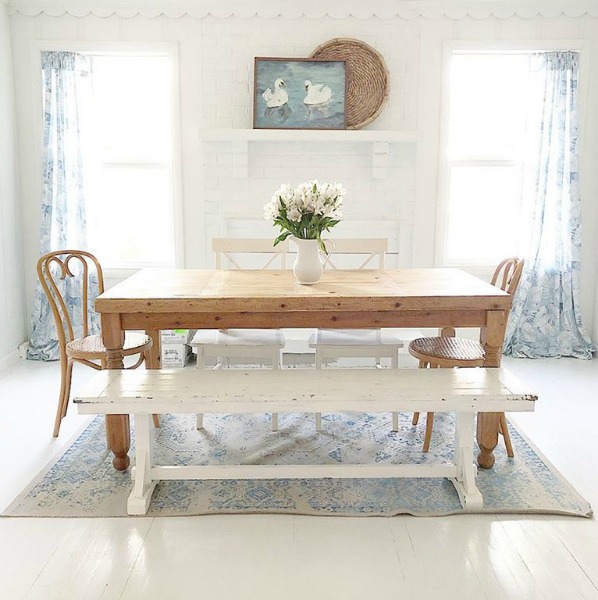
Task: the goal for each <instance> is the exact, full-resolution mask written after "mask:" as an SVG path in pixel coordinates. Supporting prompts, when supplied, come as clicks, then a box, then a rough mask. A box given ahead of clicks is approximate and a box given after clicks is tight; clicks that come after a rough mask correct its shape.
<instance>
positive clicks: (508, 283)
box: [490, 258, 525, 295]
mask: <svg viewBox="0 0 598 600" xmlns="http://www.w3.org/2000/svg"><path fill="white" fill-rule="evenodd" d="M524 264H525V260H524V259H522V258H505V259H504V260H503V261H501V262H500V264H499V265H498V267H496V270H495V271H494V275H493V276H492V281H491V282H490V283H492V285H495V286H497V287H499V288H500V289H501V290H503V292H507V293H509V294H511V295H513V294H514V293H515V292H516V291H517V286H518V285H519V281H520V279H521V274H522V273H523V265H524Z"/></svg>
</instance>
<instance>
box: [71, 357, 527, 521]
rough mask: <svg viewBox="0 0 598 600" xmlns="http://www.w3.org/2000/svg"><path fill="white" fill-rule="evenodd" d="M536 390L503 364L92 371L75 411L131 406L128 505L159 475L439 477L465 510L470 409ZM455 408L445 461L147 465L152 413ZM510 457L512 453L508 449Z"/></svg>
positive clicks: (142, 498)
mask: <svg viewBox="0 0 598 600" xmlns="http://www.w3.org/2000/svg"><path fill="white" fill-rule="evenodd" d="M536 399H537V397H536V395H535V394H533V393H532V392H531V391H530V390H529V389H528V387H527V386H526V385H525V384H523V383H522V382H521V381H520V380H519V379H517V378H516V377H515V376H514V375H512V374H511V373H510V372H509V371H507V370H506V369H504V368H476V369H404V370H396V369H388V370H386V369H385V370H374V369H367V370H361V369H351V370H347V369H330V370H317V371H312V370H309V371H306V370H304V369H282V370H279V371H271V370H261V369H260V370H257V369H256V370H251V371H236V370H224V371H197V370H192V369H182V370H174V369H173V370H148V371H142V370H139V369H138V370H134V371H125V370H122V371H119V370H106V371H100V372H99V373H98V374H97V375H96V376H95V378H94V379H93V380H92V382H91V383H90V385H89V386H88V387H87V389H86V390H85V391H84V392H83V393H81V394H79V395H78V396H77V397H76V398H75V402H76V404H77V406H78V409H79V413H81V414H132V415H135V446H136V467H135V469H133V471H132V473H133V477H134V480H135V483H134V486H133V490H132V492H131V494H130V496H129V499H128V503H127V511H128V513H129V514H145V513H146V512H147V509H148V507H149V504H150V500H151V495H152V493H153V490H154V488H155V486H156V484H157V483H158V481H160V480H167V479H275V478H299V479H307V478H311V479H313V478H324V477H335V478H374V477H375V478H381V477H447V478H449V479H451V481H452V482H453V484H454V486H455V488H456V490H457V492H458V494H459V498H460V500H461V503H462V505H463V507H464V508H465V509H466V510H468V509H469V510H471V509H476V508H480V507H481V506H482V505H483V500H482V495H481V493H480V491H479V490H478V488H477V487H476V485H475V476H476V472H477V470H476V466H475V464H474V462H473V444H474V415H475V414H476V413H479V412H487V413H498V412H514V411H532V410H534V404H535V400H536ZM393 411H405V412H415V411H417V412H454V413H456V430H455V437H456V439H455V453H454V462H453V464H442V465H433V464H383V465H382V464H358V465H355V464H340V465H336V464H335V465H329V464H326V465H323V464H316V465H305V464H300V465H219V466H213V465H205V466H180V465H178V466H175V465H160V466H156V465H154V461H153V457H152V437H153V436H152V424H151V415H153V414H167V413H170V414H178V413H182V414H184V413H191V414H193V413H204V414H205V413H224V414H239V413H300V412H314V413H315V412H327V413H334V412H361V413H377V412H393ZM515 460H516V459H515Z"/></svg>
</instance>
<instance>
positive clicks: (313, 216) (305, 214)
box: [264, 179, 347, 252]
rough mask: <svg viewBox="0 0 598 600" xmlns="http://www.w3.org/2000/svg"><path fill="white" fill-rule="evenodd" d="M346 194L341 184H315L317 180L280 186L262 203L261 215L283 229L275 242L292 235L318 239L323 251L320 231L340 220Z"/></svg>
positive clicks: (301, 238) (305, 238)
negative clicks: (266, 201)
mask: <svg viewBox="0 0 598 600" xmlns="http://www.w3.org/2000/svg"><path fill="white" fill-rule="evenodd" d="M346 193H347V190H345V189H344V188H343V186H342V184H340V183H318V180H317V179H314V180H313V181H306V182H304V183H301V184H300V185H298V186H297V187H296V188H292V187H291V186H290V185H288V184H284V185H281V186H280V188H279V189H278V190H276V192H274V195H273V196H272V199H271V200H270V202H268V204H266V205H265V206H264V218H265V219H267V220H271V221H273V222H274V225H278V226H279V227H280V230H281V231H282V233H281V234H280V235H279V236H278V237H277V238H276V239H275V240H274V245H275V246H276V244H278V243H279V242H282V241H284V240H286V239H287V238H288V237H289V236H291V235H292V236H295V237H296V238H298V239H300V240H318V244H319V245H320V247H321V248H322V250H323V251H324V252H325V251H326V249H325V247H324V244H323V243H322V238H321V236H322V232H323V231H330V228H331V227H334V226H335V225H336V224H337V223H339V222H340V219H341V218H342V216H343V214H342V213H341V211H340V208H341V206H342V204H343V196H344V195H345V194H346Z"/></svg>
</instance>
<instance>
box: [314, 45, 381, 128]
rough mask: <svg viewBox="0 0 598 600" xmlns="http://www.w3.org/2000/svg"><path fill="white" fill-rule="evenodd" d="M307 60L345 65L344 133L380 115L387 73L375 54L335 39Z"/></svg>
mask: <svg viewBox="0 0 598 600" xmlns="http://www.w3.org/2000/svg"><path fill="white" fill-rule="evenodd" d="M310 58H319V59H325V60H346V61H347V97H346V111H347V129H359V128H360V127H363V126H364V125H367V124H368V123H371V122H372V121H373V120H374V119H375V118H376V117H377V116H378V115H379V114H380V113H381V112H382V109H383V108H384V105H385V104H386V100H387V98H388V92H389V85H388V69H387V67H386V64H385V62H384V59H383V58H382V55H381V54H380V53H379V52H378V51H377V50H375V49H374V48H372V47H371V46H368V45H367V44H366V43H364V42H360V41H359V40H354V39H352V38H335V39H333V40H330V41H328V42H325V43H323V44H321V45H320V46H318V47H317V48H316V49H315V50H314V51H313V53H312V55H311V57H310Z"/></svg>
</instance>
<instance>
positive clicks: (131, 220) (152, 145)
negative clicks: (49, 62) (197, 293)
mask: <svg viewBox="0 0 598 600" xmlns="http://www.w3.org/2000/svg"><path fill="white" fill-rule="evenodd" d="M172 70H173V67H172V58H171V56H170V55H168V54H166V53H162V54H157V55H135V54H132V53H107V54H95V53H94V54H92V69H91V77H92V86H91V87H92V100H91V107H90V110H86V111H85V114H86V119H87V122H86V124H85V130H86V132H87V135H86V143H85V149H84V159H85V160H84V163H85V165H86V167H87V171H86V178H85V182H86V193H85V197H86V213H87V226H88V240H89V248H90V249H92V251H93V252H94V254H96V255H97V256H98V258H99V259H100V260H101V262H102V265H103V266H105V267H107V268H109V269H115V268H117V269H118V268H136V267H145V266H174V265H175V210H174V207H175V202H174V192H173V188H174V160H173V106H172V96H173V94H172Z"/></svg>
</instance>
